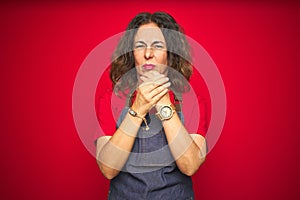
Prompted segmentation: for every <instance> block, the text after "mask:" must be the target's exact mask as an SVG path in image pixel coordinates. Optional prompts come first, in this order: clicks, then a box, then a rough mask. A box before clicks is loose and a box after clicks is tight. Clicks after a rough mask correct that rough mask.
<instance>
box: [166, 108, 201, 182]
mask: <svg viewBox="0 0 300 200" xmlns="http://www.w3.org/2000/svg"><path fill="white" fill-rule="evenodd" d="M163 127H164V130H165V133H166V137H167V140H168V143H169V147H170V150H171V153H172V155H173V157H174V159H175V160H176V164H177V166H178V168H179V169H180V171H181V172H182V173H184V174H186V175H188V176H191V175H193V174H194V173H195V172H196V171H197V170H198V168H199V167H200V165H201V164H202V163H203V162H204V160H205V156H206V142H205V139H204V137H202V136H201V135H199V134H189V133H188V132H187V131H186V129H185V127H184V126H183V124H182V123H181V121H180V119H179V117H178V115H177V114H176V113H175V114H174V116H173V117H172V118H171V119H169V120H167V121H164V122H163Z"/></svg>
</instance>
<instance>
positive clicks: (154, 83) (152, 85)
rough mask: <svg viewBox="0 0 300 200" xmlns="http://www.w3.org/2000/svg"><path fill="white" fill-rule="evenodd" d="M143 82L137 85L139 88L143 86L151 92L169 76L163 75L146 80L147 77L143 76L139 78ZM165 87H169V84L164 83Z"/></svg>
mask: <svg viewBox="0 0 300 200" xmlns="http://www.w3.org/2000/svg"><path fill="white" fill-rule="evenodd" d="M141 79H142V80H143V81H144V82H143V83H141V84H140V85H139V88H143V89H144V90H147V91H148V92H151V91H152V90H153V89H155V88H156V87H158V86H161V85H164V84H166V83H168V81H169V78H168V77H163V78H160V79H158V80H156V81H147V78H145V77H143V78H141ZM164 86H165V87H169V86H170V85H164Z"/></svg>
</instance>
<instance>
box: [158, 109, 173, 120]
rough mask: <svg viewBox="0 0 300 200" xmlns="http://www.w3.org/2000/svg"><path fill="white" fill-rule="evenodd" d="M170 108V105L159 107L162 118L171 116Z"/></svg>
mask: <svg viewBox="0 0 300 200" xmlns="http://www.w3.org/2000/svg"><path fill="white" fill-rule="evenodd" d="M172 112H173V111H172V108H171V107H170V106H164V107H162V108H161V110H160V115H161V116H162V117H163V118H164V119H168V118H170V117H171V116H172Z"/></svg>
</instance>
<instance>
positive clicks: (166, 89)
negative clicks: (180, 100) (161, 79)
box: [152, 88, 169, 105]
mask: <svg viewBox="0 0 300 200" xmlns="http://www.w3.org/2000/svg"><path fill="white" fill-rule="evenodd" d="M168 91H169V90H168V88H165V89H163V90H162V91H161V92H160V93H158V94H157V95H155V96H154V97H153V98H152V104H154V105H155V104H156V103H157V102H158V101H159V100H160V99H161V98H162V97H163V96H164V95H165V94H167V92H168Z"/></svg>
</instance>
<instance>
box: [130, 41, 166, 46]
mask: <svg viewBox="0 0 300 200" xmlns="http://www.w3.org/2000/svg"><path fill="white" fill-rule="evenodd" d="M136 43H142V44H146V42H144V41H142V40H139V41H136V42H135V44H136ZM159 43H162V44H165V43H164V42H163V41H159V40H156V41H154V42H152V44H151V45H153V44H159ZM146 45H147V44H146Z"/></svg>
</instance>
